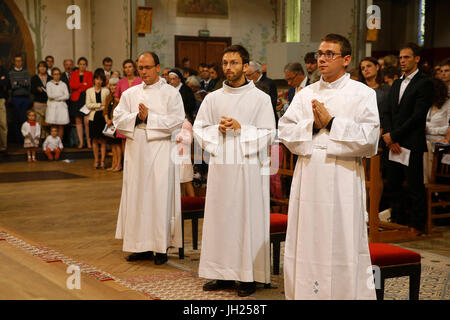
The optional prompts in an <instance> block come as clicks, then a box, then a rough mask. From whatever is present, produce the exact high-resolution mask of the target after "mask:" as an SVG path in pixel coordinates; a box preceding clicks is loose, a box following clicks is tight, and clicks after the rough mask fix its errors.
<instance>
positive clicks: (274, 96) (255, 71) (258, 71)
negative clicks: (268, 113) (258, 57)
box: [245, 61, 278, 125]
mask: <svg viewBox="0 0 450 320" xmlns="http://www.w3.org/2000/svg"><path fill="white" fill-rule="evenodd" d="M245 77H246V78H247V79H248V80H252V81H253V83H255V85H256V86H257V87H258V84H261V85H262V86H264V88H267V91H268V92H266V93H267V94H268V95H269V96H270V101H271V102H272V107H273V113H274V115H275V123H276V124H277V125H278V114H277V101H278V91H277V86H276V84H275V82H274V81H273V80H272V79H270V78H267V77H266V76H264V74H263V70H262V65H261V64H260V63H259V62H256V61H250V63H249V64H248V68H247V72H246V73H245ZM263 91H266V90H263Z"/></svg>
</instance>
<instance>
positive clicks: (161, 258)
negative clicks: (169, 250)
mask: <svg viewBox="0 0 450 320" xmlns="http://www.w3.org/2000/svg"><path fill="white" fill-rule="evenodd" d="M166 262H167V254H165V253H156V255H155V264H156V265H157V266H159V265H161V264H163V263H166Z"/></svg>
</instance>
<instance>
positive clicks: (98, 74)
mask: <svg viewBox="0 0 450 320" xmlns="http://www.w3.org/2000/svg"><path fill="white" fill-rule="evenodd" d="M99 78H100V79H102V87H104V86H105V85H106V76H105V70H103V69H102V68H97V69H95V71H94V79H99Z"/></svg>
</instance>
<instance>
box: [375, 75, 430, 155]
mask: <svg viewBox="0 0 450 320" xmlns="http://www.w3.org/2000/svg"><path fill="white" fill-rule="evenodd" d="M402 81H403V80H402V79H397V80H395V81H394V83H393V84H392V87H391V90H390V92H389V97H388V103H387V104H386V108H385V110H384V111H383V114H384V116H383V117H382V119H383V123H382V124H381V127H382V128H383V129H384V133H388V132H389V133H390V134H391V139H392V141H393V142H394V143H399V144H400V146H401V147H404V148H407V149H409V150H411V151H416V152H424V151H426V150H427V145H426V139H425V125H426V118H427V113H428V110H429V109H430V107H431V105H432V101H433V83H432V82H431V79H430V78H428V77H426V76H425V75H423V74H421V73H420V72H418V73H417V74H416V75H415V76H414V77H413V78H412V79H411V81H410V83H409V84H408V86H407V87H406V90H405V92H404V93H403V96H402V99H401V100H400V103H399V102H398V98H399V94H400V85H401V83H402Z"/></svg>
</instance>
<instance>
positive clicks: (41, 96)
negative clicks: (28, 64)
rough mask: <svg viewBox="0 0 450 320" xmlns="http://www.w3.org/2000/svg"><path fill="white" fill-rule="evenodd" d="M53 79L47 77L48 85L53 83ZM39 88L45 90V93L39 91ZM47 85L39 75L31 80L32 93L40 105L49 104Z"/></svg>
mask: <svg viewBox="0 0 450 320" xmlns="http://www.w3.org/2000/svg"><path fill="white" fill-rule="evenodd" d="M52 79H53V78H52V77H51V76H49V75H47V83H48V82H49V81H51V80H52ZM38 88H41V89H43V91H39V90H38ZM45 88H46V85H44V83H43V82H42V80H41V78H39V76H38V75H37V74H35V75H34V76H33V77H32V78H31V93H32V94H33V97H34V101H37V102H40V103H47V99H48V97H47V91H45Z"/></svg>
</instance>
